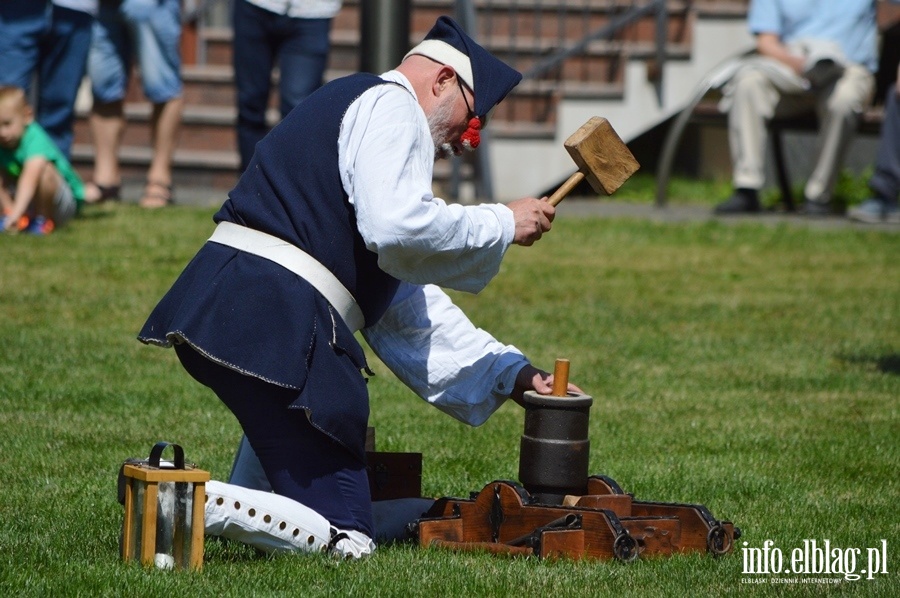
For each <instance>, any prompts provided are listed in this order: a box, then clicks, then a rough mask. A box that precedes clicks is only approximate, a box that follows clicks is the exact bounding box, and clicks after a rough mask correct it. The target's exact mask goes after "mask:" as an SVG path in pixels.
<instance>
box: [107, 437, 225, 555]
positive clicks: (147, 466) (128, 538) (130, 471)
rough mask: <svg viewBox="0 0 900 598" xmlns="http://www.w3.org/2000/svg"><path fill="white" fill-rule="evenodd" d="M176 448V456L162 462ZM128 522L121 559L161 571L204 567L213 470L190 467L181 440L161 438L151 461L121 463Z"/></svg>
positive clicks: (153, 450)
mask: <svg viewBox="0 0 900 598" xmlns="http://www.w3.org/2000/svg"><path fill="white" fill-rule="evenodd" d="M168 446H171V447H173V449H174V452H175V459H174V461H171V462H165V461H163V462H160V457H161V456H162V452H163V450H164V449H165V448H166V447H168ZM122 480H123V482H124V494H125V496H124V499H125V524H124V529H123V534H122V560H125V561H129V560H139V561H140V562H141V563H142V564H144V565H156V566H157V567H160V568H162V569H171V568H178V569H188V568H190V569H200V568H202V567H203V532H204V513H205V505H204V503H205V501H206V487H205V484H206V482H208V481H209V472H207V471H203V470H201V469H196V468H194V467H193V466H192V465H190V464H188V465H185V462H184V451H183V450H182V448H181V447H180V446H178V445H177V444H171V443H168V442H158V443H157V444H156V445H155V446H154V447H153V449H152V450H151V451H150V458H149V459H148V460H146V461H129V462H126V463H125V464H124V465H123V466H122Z"/></svg>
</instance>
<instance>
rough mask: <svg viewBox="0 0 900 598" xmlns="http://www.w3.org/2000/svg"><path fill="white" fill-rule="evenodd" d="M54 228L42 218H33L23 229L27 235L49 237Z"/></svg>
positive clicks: (47, 219) (48, 220)
mask: <svg viewBox="0 0 900 598" xmlns="http://www.w3.org/2000/svg"><path fill="white" fill-rule="evenodd" d="M54 228H56V227H55V225H54V224H53V221H52V220H50V219H49V218H44V217H43V216H35V217H34V220H32V221H31V222H29V223H28V226H26V227H25V229H24V230H25V232H26V233H28V234H29V235H49V234H50V233H52V232H53V229H54Z"/></svg>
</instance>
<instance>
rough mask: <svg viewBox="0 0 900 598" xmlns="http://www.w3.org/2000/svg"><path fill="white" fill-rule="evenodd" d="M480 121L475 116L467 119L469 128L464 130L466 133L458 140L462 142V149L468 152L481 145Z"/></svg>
mask: <svg viewBox="0 0 900 598" xmlns="http://www.w3.org/2000/svg"><path fill="white" fill-rule="evenodd" d="M480 130H481V119H480V118H478V117H477V116H474V117H472V118H471V119H469V128H468V129H466V132H465V133H463V134H462V136H461V137H460V138H459V140H460V141H461V142H462V144H463V147H464V148H466V149H468V150H473V149H475V148H476V147H478V145H479V144H480V143H481V133H480V132H479V131H480Z"/></svg>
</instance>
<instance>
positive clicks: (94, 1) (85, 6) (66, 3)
mask: <svg viewBox="0 0 900 598" xmlns="http://www.w3.org/2000/svg"><path fill="white" fill-rule="evenodd" d="M53 4H56V5H57V6H62V7H65V8H70V9H72V10H80V11H81V12H86V13H88V14H90V15H94V16H97V6H98V4H99V0H53Z"/></svg>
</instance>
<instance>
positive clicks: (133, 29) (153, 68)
mask: <svg viewBox="0 0 900 598" xmlns="http://www.w3.org/2000/svg"><path fill="white" fill-rule="evenodd" d="M180 41H181V1H180V0H124V1H123V2H122V4H121V6H118V7H117V6H115V5H110V4H104V3H101V4H100V13H99V14H98V16H97V20H96V21H95V22H94V37H93V40H92V42H91V52H90V56H89V58H88V74H89V75H90V77H91V89H92V91H93V94H94V100H95V101H97V102H100V103H104V104H105V103H109V102H115V101H118V100H121V99H123V98H124V97H125V93H126V92H127V91H128V79H129V77H130V74H131V67H132V64H133V62H135V61H136V62H137V64H138V66H139V67H140V71H141V84H142V87H143V90H144V95H145V96H147V99H148V100H150V101H151V102H153V103H154V104H161V103H164V102H167V101H169V100H171V99H173V98H177V97H179V96H180V95H181V89H182V82H181V47H180Z"/></svg>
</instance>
